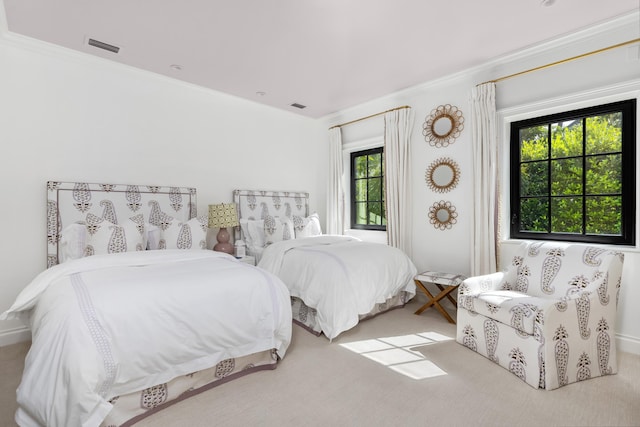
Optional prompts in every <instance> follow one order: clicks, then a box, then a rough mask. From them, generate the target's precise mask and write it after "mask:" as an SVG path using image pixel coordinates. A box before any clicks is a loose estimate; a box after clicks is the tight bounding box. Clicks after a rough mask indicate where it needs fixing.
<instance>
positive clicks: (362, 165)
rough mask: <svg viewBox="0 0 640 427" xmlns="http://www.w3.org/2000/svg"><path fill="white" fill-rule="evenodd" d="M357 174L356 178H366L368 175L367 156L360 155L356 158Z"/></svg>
mask: <svg viewBox="0 0 640 427" xmlns="http://www.w3.org/2000/svg"><path fill="white" fill-rule="evenodd" d="M355 168H356V170H355V172H356V173H355V176H356V178H366V176H367V156H358V157H356V158H355Z"/></svg>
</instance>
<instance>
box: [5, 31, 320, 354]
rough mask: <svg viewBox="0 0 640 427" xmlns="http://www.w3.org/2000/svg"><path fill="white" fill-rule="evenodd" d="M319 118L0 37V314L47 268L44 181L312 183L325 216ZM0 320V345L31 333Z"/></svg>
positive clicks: (205, 187)
mask: <svg viewBox="0 0 640 427" xmlns="http://www.w3.org/2000/svg"><path fill="white" fill-rule="evenodd" d="M327 162H328V149H327V141H326V129H325V128H324V126H321V123H319V122H318V121H315V120H311V119H308V118H304V117H302V116H298V115H295V114H292V113H287V112H283V111H279V110H276V109H273V108H270V107H264V106H260V105H258V104H255V103H252V102H248V101H244V100H241V99H239V98H235V97H231V96H228V95H225V94H221V93H216V92H213V91H208V90H204V89H201V88H198V87H195V86H192V85H187V84H183V83H180V82H178V81H176V80H173V79H169V78H165V77H162V76H158V75H155V74H151V73H147V72H143V71H140V70H136V69H133V68H129V67H125V66H122V65H119V64H115V63H111V62H108V61H105V60H101V59H97V58H93V57H89V56H87V55H83V54H78V53H75V52H71V51H68V50H64V49H61V48H57V47H53V46H48V45H45V44H43V43H39V42H35V41H29V40H26V39H22V38H19V37H16V36H13V35H8V34H5V35H4V36H2V37H0V182H1V183H2V184H3V188H2V192H1V193H0V194H1V195H0V197H1V198H2V207H1V208H0V224H3V230H2V234H3V236H2V237H3V238H2V239H1V240H0V263H1V265H0V312H2V311H5V310H6V309H8V308H9V307H10V305H11V304H12V302H13V301H14V299H15V297H16V296H17V295H18V293H19V292H20V290H21V289H22V288H23V287H24V286H25V285H26V284H27V283H28V282H29V281H30V280H31V279H32V278H33V277H35V276H36V275H37V274H38V273H39V272H40V271H42V270H43V269H44V267H45V266H46V229H45V225H46V215H45V213H46V185H45V184H46V181H47V180H59V181H86V182H98V183H103V182H106V183H114V184H118V183H120V184H152V185H174V186H192V187H196V188H197V190H198V211H199V213H205V212H206V206H207V204H209V203H216V202H230V201H232V191H233V190H234V189H236V188H241V189H254V188H255V189H267V190H297V191H309V192H310V194H311V197H310V208H311V210H317V211H318V212H321V213H324V212H325V200H326V188H325V186H326V184H325V183H326V175H325V170H326V168H325V167H324V165H326V164H327ZM29 337H30V335H29V334H28V331H26V330H25V328H24V327H23V325H22V324H21V323H19V322H16V321H0V345H6V344H10V343H12V342H15V341H18V340H22V339H28V338H29Z"/></svg>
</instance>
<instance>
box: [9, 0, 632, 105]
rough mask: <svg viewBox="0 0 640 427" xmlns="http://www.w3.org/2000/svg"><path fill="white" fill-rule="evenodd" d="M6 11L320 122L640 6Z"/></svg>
mask: <svg viewBox="0 0 640 427" xmlns="http://www.w3.org/2000/svg"><path fill="white" fill-rule="evenodd" d="M0 4H1V3H0ZM4 5H5V12H6V20H7V27H8V30H9V32H11V33H16V34H20V35H24V36H28V37H32V38H36V39H40V40H44V41H46V42H49V43H53V44H57V45H61V46H64V47H67V48H70V49H74V50H77V51H82V52H86V53H89V54H91V55H95V56H99V57H103V58H107V59H110V60H113V61H117V62H121V63H124V64H128V65H131V66H134V67H138V68H141V69H145V70H149V71H152V72H155V73H158V74H163V75H166V76H170V77H174V78H177V79H180V80H184V81H187V82H190V83H193V84H196V85H200V86H204V87H208V88H211V89H214V90H217V91H220V92H225V93H228V94H232V95H235V96H238V97H241V98H246V99H249V100H252V101H255V102H258V103H262V104H266V105H271V106H273V107H276V108H280V109H283V110H287V111H292V112H296V113H300V114H302V115H305V116H308V117H313V118H318V117H323V116H326V115H328V114H331V113H334V112H336V111H339V110H342V109H345V108H348V107H352V106H354V105H357V104H360V103H363V102H366V101H369V100H371V99H375V98H378V97H380V96H383V95H387V94H389V93H392V92H396V91H399V90H401V89H405V88H407V87H411V86H414V85H417V84H420V83H424V82H427V81H430V80H434V79H437V78H440V77H443V76H446V75H449V74H452V73H455V72H458V71H462V70H465V69H468V68H471V67H473V66H476V65H479V64H482V63H484V62H487V61H489V60H491V59H495V58H497V57H500V56H503V55H506V54H509V53H512V52H515V51H518V50H520V49H522V48H526V47H531V46H533V45H536V44H538V43H540V42H543V41H548V40H551V39H554V38H557V37H559V36H562V35H565V34H568V33H572V32H575V31H576V30H579V29H583V28H586V27H590V26H593V25H594V24H597V23H600V22H604V21H608V20H610V19H612V18H615V17H618V16H621V15H624V14H627V13H630V12H634V11H637V10H638V9H639V7H640V0H556V1H555V2H554V4H553V5H552V6H542V5H541V0H456V1H452V0H449V1H442V0H437V1H436V0H269V1H267V0H227V1H223V0H182V1H179V0H173V1H171V0H111V1H108V2H107V1H101V0H56V1H51V0H4ZM89 38H92V39H96V40H99V41H102V42H105V43H108V44H111V45H115V46H119V47H120V48H121V49H120V51H119V53H117V54H115V53H111V52H107V51H104V50H101V49H98V48H95V47H92V46H89V45H88V44H87V40H88V39H89ZM172 65H178V66H179V68H181V69H180V70H177V69H175V68H172ZM176 68H177V67H176ZM292 103H299V104H303V105H306V106H307V108H305V109H302V110H299V109H297V108H294V107H291V106H290V104H292Z"/></svg>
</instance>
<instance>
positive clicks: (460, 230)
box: [325, 12, 640, 354]
mask: <svg viewBox="0 0 640 427" xmlns="http://www.w3.org/2000/svg"><path fill="white" fill-rule="evenodd" d="M639 27H640V17H639V14H638V13H637V12H636V13H633V14H630V15H627V16H624V17H622V18H619V19H617V20H614V21H611V22H608V23H605V24H602V25H599V26H597V27H593V28H591V29H588V30H585V31H582V32H580V33H576V34H573V35H570V36H567V37H564V38H562V39H558V40H554V41H550V42H549V43H546V44H544V45H540V46H536V47H532V48H530V49H528V50H526V51H522V52H518V53H516V54H513V55H510V56H507V57H504V58H499V59H497V60H495V61H492V62H491V63H487V64H484V65H482V66H480V67H477V68H474V69H471V70H467V71H465V72H462V73H459V74H456V75H453V76H449V77H447V78H444V79H441V80H438V81H433V82H427V83H425V84H423V85H420V86H417V87H413V88H409V89H406V90H403V91H401V92H397V93H394V94H391V95H388V96H386V97H384V98H380V99H377V100H374V101H371V102H368V103H366V104H363V105H360V106H356V107H354V108H350V109H348V110H345V111H342V112H340V113H338V114H335V115H332V116H330V117H327V118H326V120H325V121H326V124H327V127H330V126H333V125H335V124H339V123H343V122H348V121H351V120H354V119H356V118H359V117H366V116H368V115H370V114H374V113H377V112H380V111H385V110H387V109H390V108H395V107H398V106H402V105H409V106H411V107H412V110H413V111H414V113H415V120H414V126H413V134H412V139H411V158H412V164H411V167H412V194H413V230H414V233H413V234H414V239H413V258H414V262H415V264H416V266H417V267H418V269H419V270H427V269H429V270H438V271H447V272H457V273H462V274H467V275H468V274H469V271H470V267H469V264H470V251H471V250H473V248H471V247H470V244H469V243H470V232H471V218H472V194H473V181H472V176H471V174H472V170H471V168H472V167H471V165H472V158H471V128H472V122H471V111H470V103H469V99H470V97H471V90H472V88H473V87H474V86H475V85H477V84H479V83H483V82H485V81H488V80H493V79H496V78H499V77H502V76H506V75H510V74H513V73H517V72H520V71H523V70H527V69H530V68H534V67H538V66H541V65H545V64H548V63H552V62H555V61H559V60H562V59H564V58H569V57H572V56H577V55H581V54H583V53H586V52H590V51H593V50H596V49H601V48H604V47H607V46H611V45H615V44H617V43H622V42H626V41H628V40H632V39H636V38H638V35H639V34H638V28H639ZM639 54H640V47H638V44H635V45H633V46H632V47H622V48H618V49H615V50H611V51H607V52H603V53H600V54H597V55H592V56H589V57H586V58H583V59H580V60H576V61H573V62H569V63H565V64H562V65H559V66H556V67H553V68H548V69H545V70H541V71H536V72H534V73H530V74H526V75H522V76H519V77H515V78H512V79H508V80H504V81H502V82H499V83H497V89H496V92H497V108H498V112H499V113H500V116H501V118H505V117H507V116H509V115H512V114H515V113H522V112H524V111H527V112H529V113H531V112H532V111H533V112H535V111H544V108H549V105H556V106H562V107H563V108H565V107H568V108H566V109H567V110H569V109H571V103H572V102H575V101H576V100H584V99H593V98H597V97H600V96H603V94H605V93H610V92H611V91H612V90H613V91H615V88H614V89H611V88H612V87H616V86H617V87H618V89H620V87H621V88H622V89H620V90H622V91H627V92H628V93H631V96H638V94H637V91H638V89H634V88H636V87H637V80H636V79H639V78H640V60H639V58H638V56H639ZM634 91H636V92H634ZM634 93H635V95H634ZM552 101H553V102H552ZM443 104H452V105H455V106H457V107H458V108H459V109H460V110H462V112H463V113H464V117H465V122H464V126H465V128H464V130H463V132H462V134H461V135H460V137H459V138H458V139H457V140H456V142H455V143H454V144H452V145H450V146H448V147H446V148H435V147H431V146H430V145H429V144H428V143H427V142H425V139H424V136H423V135H422V129H423V128H422V126H423V123H424V121H425V119H426V117H427V115H428V114H429V113H430V111H431V110H432V109H434V108H436V107H437V106H439V105H443ZM538 115H542V114H538ZM638 123H639V124H640V119H639V120H638ZM503 127H504V124H503V123H499V130H500V131H502V129H503ZM342 129H343V142H344V143H346V144H357V143H358V141H363V140H371V139H375V138H377V137H380V135H383V129H384V122H383V119H382V118H381V117H377V118H374V119H369V120H366V121H362V122H358V123H355V124H352V125H348V126H345V127H343V128H342ZM638 129H639V130H640V126H639V127H638ZM500 136H501V137H502V135H500ZM637 140H638V141H640V135H639V137H638V139H637ZM502 155H503V162H502V163H501V164H502V167H503V171H504V170H508V146H503V152H502ZM444 156H446V157H451V158H452V159H453V160H455V161H456V162H457V163H458V164H459V165H460V168H461V177H460V182H459V184H458V186H457V187H456V188H455V189H454V190H452V191H451V192H448V193H444V194H439V193H435V192H433V191H431V190H430V189H429V188H428V187H427V185H426V182H425V172H426V169H427V167H428V166H429V165H430V164H431V162H433V161H434V160H435V159H437V158H440V157H444ZM638 164H640V162H639V163H638ZM636 180H637V182H638V184H637V187H638V189H639V190H640V173H638V174H637V176H636ZM507 189H508V187H506V186H503V187H502V188H501V193H502V196H503V204H502V209H501V213H502V215H503V217H508V214H507V212H508V207H509V205H508V198H507V196H508V192H507ZM636 198H637V199H639V200H640V197H636ZM439 200H445V201H450V202H451V203H452V204H453V205H454V206H455V207H456V210H457V212H458V218H457V220H458V222H457V224H455V225H454V226H453V228H452V229H451V230H446V231H441V230H438V229H435V228H434V227H433V226H432V225H431V224H430V223H429V218H428V212H429V207H430V206H431V205H433V203H435V202H438V201H439ZM637 212H639V213H640V209H638V210H637ZM637 217H638V216H637ZM636 222H637V225H636V228H637V229H638V230H640V220H637V221H636ZM506 232H508V228H507V229H506ZM503 237H504V238H505V239H506V240H505V241H504V242H503V247H504V250H503V252H504V257H503V259H507V257H508V254H509V245H510V244H511V241H509V240H508V235H503ZM637 241H638V242H640V239H637ZM624 250H625V253H626V256H627V258H626V261H625V267H624V273H623V283H622V290H621V293H620V306H619V315H618V345H619V348H620V349H621V350H623V351H630V352H634V353H638V354H640V286H638V285H637V281H634V280H632V278H633V277H638V276H639V275H640V263H639V262H638V261H640V260H639V259H638V258H640V254H639V253H638V252H639V251H638V250H637V248H624Z"/></svg>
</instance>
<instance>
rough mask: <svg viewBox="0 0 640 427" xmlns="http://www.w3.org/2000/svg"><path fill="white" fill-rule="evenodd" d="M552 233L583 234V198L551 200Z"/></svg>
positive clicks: (557, 198)
mask: <svg viewBox="0 0 640 427" xmlns="http://www.w3.org/2000/svg"><path fill="white" fill-rule="evenodd" d="M551 232H552V233H582V197H555V198H553V199H552V200H551Z"/></svg>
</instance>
